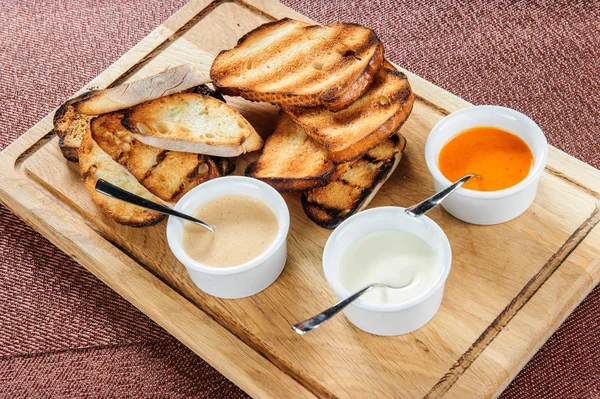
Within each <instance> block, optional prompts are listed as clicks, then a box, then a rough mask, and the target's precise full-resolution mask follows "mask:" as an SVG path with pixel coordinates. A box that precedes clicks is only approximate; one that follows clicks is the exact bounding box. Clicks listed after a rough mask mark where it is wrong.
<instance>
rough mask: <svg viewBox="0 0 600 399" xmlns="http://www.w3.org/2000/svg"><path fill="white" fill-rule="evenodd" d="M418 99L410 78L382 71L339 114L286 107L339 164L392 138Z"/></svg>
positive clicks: (321, 109) (294, 118)
mask: <svg viewBox="0 0 600 399" xmlns="http://www.w3.org/2000/svg"><path fill="white" fill-rule="evenodd" d="M413 102H414V97H413V96H412V92H411V88H410V84H409V83H408V79H407V77H406V75H404V74H403V73H402V72H399V71H396V70H391V69H388V68H381V69H380V70H379V72H378V73H377V75H376V76H375V79H374V80H373V82H372V84H371V85H370V86H369V88H368V89H367V91H366V92H365V93H364V94H363V95H362V96H361V97H360V98H359V99H357V100H356V101H354V102H353V103H352V104H350V105H349V106H348V107H346V108H344V109H343V110H341V111H338V112H332V111H329V110H328V109H327V108H326V107H323V106H320V107H312V108H304V107H287V106H286V107H284V110H285V111H286V112H287V113H288V114H289V115H290V116H291V118H292V119H293V120H294V121H295V122H296V123H298V124H299V125H300V126H302V127H303V128H304V129H305V130H306V132H307V134H308V135H309V136H311V137H312V138H313V139H314V140H316V141H317V142H319V143H321V144H323V145H324V146H325V147H326V148H327V149H328V150H329V151H330V152H331V153H332V158H333V159H334V160H336V161H348V160H351V159H352V158H355V157H358V156H361V155H362V153H364V152H366V151H367V150H369V149H370V148H373V147H374V146H376V145H377V144H378V143H380V142H381V141H382V140H384V139H386V138H387V137H390V136H391V135H392V134H393V133H394V132H395V131H396V130H397V129H398V128H399V126H401V125H402V123H403V122H404V121H405V120H406V119H407V118H408V116H409V115H410V112H411V110H412V106H413Z"/></svg>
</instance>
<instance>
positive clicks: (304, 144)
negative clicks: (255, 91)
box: [246, 112, 346, 191]
mask: <svg viewBox="0 0 600 399" xmlns="http://www.w3.org/2000/svg"><path fill="white" fill-rule="evenodd" d="M345 168H346V166H345V165H335V164H334V163H333V162H332V161H331V160H330V159H329V157H328V154H327V151H326V150H325V148H323V147H322V146H320V145H319V144H318V143H315V142H314V141H313V140H311V139H310V137H308V136H307V135H306V133H305V132H304V130H303V129H302V128H301V127H300V126H298V125H297V124H295V123H294V122H293V121H292V120H291V119H290V118H289V116H288V115H287V114H285V113H283V112H282V113H280V115H279V119H278V120H277V123H276V124H275V130H274V132H273V134H272V135H271V136H270V137H269V138H268V139H267V142H266V143H265V147H264V150H263V153H262V154H261V156H260V157H259V158H258V160H257V161H255V162H253V163H251V164H250V165H248V167H247V168H246V176H249V177H254V178H256V179H259V180H262V181H264V182H265V183H268V184H269V185H271V186H273V187H274V188H275V189H277V190H278V191H304V190H308V189H311V188H315V187H321V186H324V185H326V184H327V183H329V182H330V181H332V180H333V179H335V178H336V177H337V176H338V175H339V174H340V173H343V171H344V170H345Z"/></svg>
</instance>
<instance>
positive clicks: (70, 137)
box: [54, 99, 93, 162]
mask: <svg viewBox="0 0 600 399" xmlns="http://www.w3.org/2000/svg"><path fill="white" fill-rule="evenodd" d="M74 101H76V99H74V100H70V101H67V102H66V103H64V104H63V105H61V106H60V107H59V108H58V109H57V110H56V112H55V113H54V133H56V135H57V136H58V137H59V140H58V147H59V148H60V150H61V151H62V153H63V156H64V157H65V158H66V159H67V160H68V161H71V162H77V161H78V160H79V145H80V144H81V140H82V139H83V136H84V135H85V133H86V132H87V130H88V129H89V126H90V119H92V118H93V116H91V115H84V114H80V113H78V112H76V111H75V109H74V108H73V102H74Z"/></svg>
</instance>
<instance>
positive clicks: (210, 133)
mask: <svg viewBox="0 0 600 399" xmlns="http://www.w3.org/2000/svg"><path fill="white" fill-rule="evenodd" d="M122 123H123V125H125V126H126V127H127V128H128V129H129V130H131V131H132V132H133V133H135V134H138V135H141V136H150V137H156V138H158V139H163V140H169V141H175V142H184V143H201V144H204V145H209V146H210V145H213V146H243V147H245V149H246V150H248V151H253V150H256V149H258V148H260V147H262V139H261V138H260V136H259V135H258V133H256V131H255V130H254V128H253V127H252V125H250V123H249V122H248V121H247V120H246V119H244V117H243V116H242V115H241V114H240V113H239V112H237V111H236V110H235V109H234V108H232V107H231V106H229V105H227V104H225V103H223V102H221V101H219V100H216V99H214V98H212V97H209V96H204V95H202V94H197V93H178V94H173V95H170V96H166V97H161V98H158V99H156V100H152V101H148V102H146V103H143V104H140V105H138V106H135V107H133V108H130V109H128V110H126V111H125V117H124V118H123V120H122Z"/></svg>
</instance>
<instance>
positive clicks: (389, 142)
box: [302, 134, 406, 229]
mask: <svg viewBox="0 0 600 399" xmlns="http://www.w3.org/2000/svg"><path fill="white" fill-rule="evenodd" d="M405 146H406V140H405V139H404V137H402V136H401V135H399V134H398V135H394V136H392V137H391V138H389V139H386V140H385V141H383V142H382V143H381V144H379V145H378V146H377V147H375V148H373V149H371V150H369V151H368V152H367V153H366V154H365V155H364V156H363V157H362V158H361V159H359V160H358V161H356V162H354V163H352V164H351V165H349V167H348V169H347V170H346V172H345V173H344V174H342V175H341V176H340V177H339V178H337V179H336V180H334V181H333V182H331V183H329V184H328V185H326V186H324V187H319V188H315V189H312V190H308V191H305V192H304V193H303V194H302V207H303V208H304V213H306V215H307V216H308V217H309V219H310V220H312V221H313V222H315V223H316V224H318V225H319V226H321V227H324V228H326V229H333V228H335V227H337V226H338V225H339V224H340V223H342V222H343V221H344V220H346V219H347V218H349V217H350V216H352V215H353V214H355V213H356V212H359V211H361V210H363V209H364V208H366V207H367V205H368V204H369V202H371V200H372V199H373V197H375V194H377V191H379V189H380V188H381V187H382V186H383V184H384V183H385V181H386V180H387V179H388V177H389V176H391V174H392V173H393V172H394V170H395V169H396V167H397V166H398V163H399V162H400V159H401V157H402V151H403V150H404V147H405Z"/></svg>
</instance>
